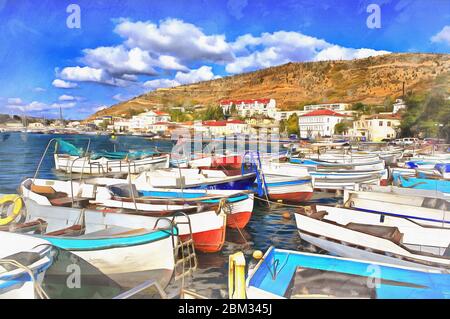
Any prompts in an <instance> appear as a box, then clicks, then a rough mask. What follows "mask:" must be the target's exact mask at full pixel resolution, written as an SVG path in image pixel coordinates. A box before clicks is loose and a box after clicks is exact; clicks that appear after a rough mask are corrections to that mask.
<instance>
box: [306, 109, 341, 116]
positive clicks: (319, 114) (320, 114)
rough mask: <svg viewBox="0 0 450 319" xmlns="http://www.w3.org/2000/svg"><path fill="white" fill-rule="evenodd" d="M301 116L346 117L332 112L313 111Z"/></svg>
mask: <svg viewBox="0 0 450 319" xmlns="http://www.w3.org/2000/svg"><path fill="white" fill-rule="evenodd" d="M302 116H344V117H345V116H346V115H344V114H341V113H337V112H335V111H332V110H315V111H312V112H309V113H306V114H303V115H302Z"/></svg>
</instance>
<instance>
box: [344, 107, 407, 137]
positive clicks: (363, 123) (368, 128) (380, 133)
mask: <svg viewBox="0 0 450 319" xmlns="http://www.w3.org/2000/svg"><path fill="white" fill-rule="evenodd" d="M399 126H400V116H398V115H397V114H393V113H380V114H375V115H370V116H362V117H361V119H359V120H358V121H354V122H353V130H352V133H351V135H352V136H354V137H357V138H361V139H366V140H367V141H372V142H380V141H381V140H383V139H394V138H396V137H397V134H398V127H399Z"/></svg>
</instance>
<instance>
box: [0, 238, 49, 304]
mask: <svg viewBox="0 0 450 319" xmlns="http://www.w3.org/2000/svg"><path fill="white" fill-rule="evenodd" d="M0 241H1V243H2V249H1V250H0V299H34V298H37V297H38V296H39V293H40V291H37V289H39V288H36V287H37V286H40V285H41V284H42V281H43V279H44V276H45V272H46V271H47V269H48V268H49V267H50V266H51V264H52V260H53V257H52V255H51V248H52V247H51V245H50V243H49V242H48V241H46V240H44V239H41V238H35V237H31V236H26V235H21V234H14V233H8V232H5V231H0ZM30 275H31V276H30Z"/></svg>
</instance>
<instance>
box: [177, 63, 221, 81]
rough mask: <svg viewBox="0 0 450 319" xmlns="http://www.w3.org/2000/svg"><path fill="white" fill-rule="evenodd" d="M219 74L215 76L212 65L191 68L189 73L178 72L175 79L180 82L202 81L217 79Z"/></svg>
mask: <svg viewBox="0 0 450 319" xmlns="http://www.w3.org/2000/svg"><path fill="white" fill-rule="evenodd" d="M216 78H218V76H215V75H214V73H213V72H212V67H210V66H206V65H204V66H202V67H200V68H198V69H195V70H191V71H189V72H187V73H183V72H177V74H176V75H175V80H176V81H177V82H179V83H180V84H190V83H196V82H201V81H208V80H212V79H216Z"/></svg>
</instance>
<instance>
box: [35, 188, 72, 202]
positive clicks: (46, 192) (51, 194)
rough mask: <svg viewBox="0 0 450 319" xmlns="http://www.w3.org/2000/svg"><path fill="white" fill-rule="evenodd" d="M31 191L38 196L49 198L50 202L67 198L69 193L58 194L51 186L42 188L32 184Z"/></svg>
mask: <svg viewBox="0 0 450 319" xmlns="http://www.w3.org/2000/svg"><path fill="white" fill-rule="evenodd" d="M31 191H32V192H33V193H36V194H38V195H42V196H45V197H47V198H48V200H51V199H54V198H62V197H67V196H68V194H67V193H64V192H57V191H56V190H55V189H54V188H53V187H51V186H42V185H35V184H31Z"/></svg>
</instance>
